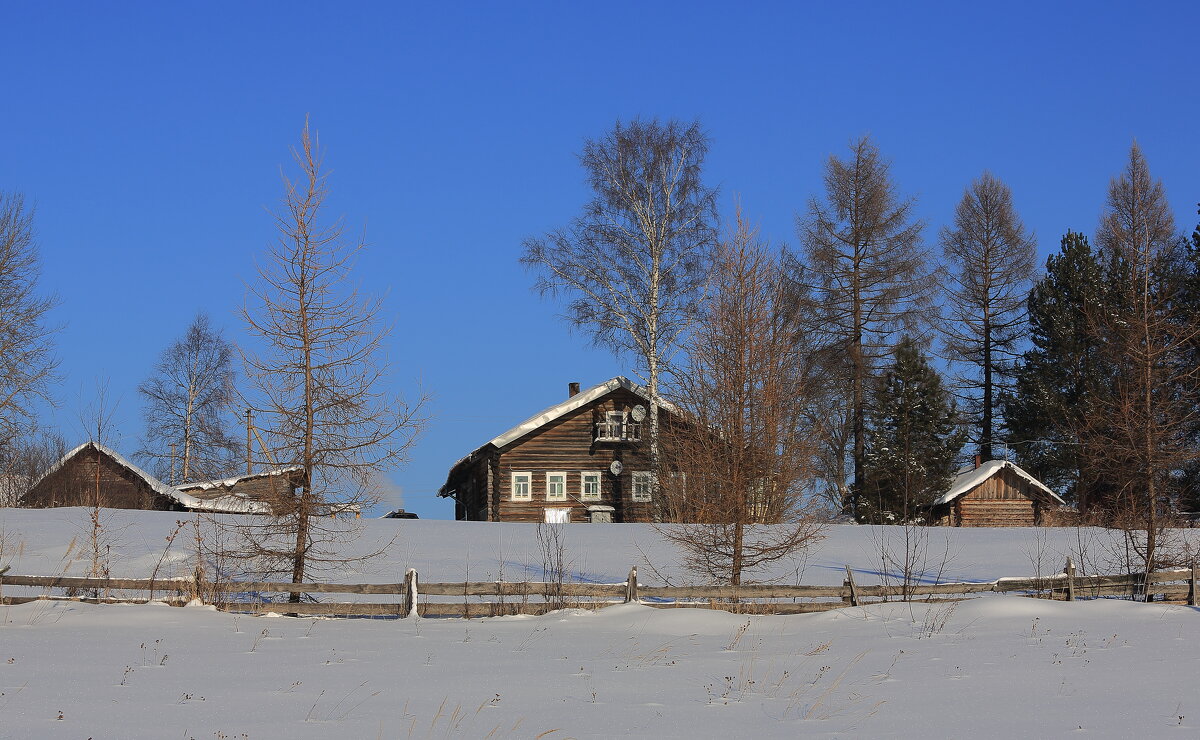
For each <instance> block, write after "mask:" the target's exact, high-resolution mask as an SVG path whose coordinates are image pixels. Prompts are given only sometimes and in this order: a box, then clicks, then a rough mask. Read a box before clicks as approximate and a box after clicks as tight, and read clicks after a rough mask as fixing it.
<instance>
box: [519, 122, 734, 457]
mask: <svg viewBox="0 0 1200 740" xmlns="http://www.w3.org/2000/svg"><path fill="white" fill-rule="evenodd" d="M707 151H708V138H707V137H706V136H705V135H704V132H703V131H702V130H701V128H700V124H699V123H698V122H693V123H690V124H683V123H680V122H679V121H674V120H671V121H667V122H665V123H664V122H659V121H658V120H651V121H641V120H634V121H632V122H630V123H628V124H624V123H621V122H620V121H618V122H617V124H616V126H614V127H613V130H612V131H610V132H609V133H608V134H606V135H605V136H603V137H602V138H599V139H594V140H591V141H588V142H586V143H585V144H584V148H583V153H582V154H581V155H580V157H579V160H580V164H581V165H582V166H583V169H584V172H585V174H586V176H587V182H588V185H589V186H590V187H591V189H592V193H593V197H592V199H591V200H590V201H588V202H587V203H586V204H585V205H584V207H583V213H582V214H580V215H579V216H578V217H576V218H575V219H574V220H573V221H572V222H571V223H570V224H569V225H568V226H566V227H564V228H561V229H556V230H554V231H552V232H550V233H549V234H547V235H545V236H544V237H537V238H530V239H527V240H526V241H525V252H524V256H523V257H522V258H521V262H522V264H524V265H525V266H526V267H527V268H529V269H531V270H533V271H535V272H536V273H537V275H538V277H537V281H536V283H535V285H534V288H535V290H537V291H538V292H539V293H540V294H542V295H543V296H555V297H557V296H562V297H564V298H566V299H567V301H568V303H567V312H566V317H567V319H568V320H569V321H570V322H571V323H572V324H573V325H574V326H575V327H577V328H579V329H581V330H583V331H585V332H587V333H589V334H591V336H592V339H593V340H594V341H595V342H596V343H597V344H598V345H603V346H607V347H611V348H612V349H613V350H614V351H617V352H619V353H620V352H627V353H629V354H630V355H631V356H632V357H633V358H634V360H635V361H636V363H637V369H638V371H639V373H640V374H642V377H643V379H644V380H645V381H646V384H647V387H648V390H649V392H650V414H649V419H650V433H649V439H650V461H651V469H652V471H653V473H654V479H655V481H657V480H658V477H659V476H658V473H659V471H660V462H659V429H658V426H659V424H658V420H659V413H658V408H659V404H660V403H661V401H662V396H661V395H660V393H661V389H660V385H661V378H662V377H663V373H664V371H665V370H666V369H667V368H668V367H669V366H670V364H671V362H672V359H673V355H674V353H675V352H676V350H677V349H678V346H679V341H680V337H681V335H682V334H683V333H684V332H685V330H686V329H687V328H688V326H689V323H690V321H691V320H692V318H693V316H694V313H695V300H696V298H697V297H698V295H699V292H700V287H701V284H702V281H703V267H704V261H705V258H706V255H707V253H708V251H709V250H710V248H711V247H712V245H713V243H714V241H715V238H716V233H715V226H714V224H715V222H716V206H715V198H716V194H715V191H714V190H713V189H711V188H709V187H706V186H705V185H704V183H703V181H702V179H701V171H702V168H703V164H704V157H705V154H706V153H707Z"/></svg>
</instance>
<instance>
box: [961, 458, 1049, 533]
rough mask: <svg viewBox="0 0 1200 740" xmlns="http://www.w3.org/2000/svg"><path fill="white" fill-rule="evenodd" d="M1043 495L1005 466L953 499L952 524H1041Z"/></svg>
mask: <svg viewBox="0 0 1200 740" xmlns="http://www.w3.org/2000/svg"><path fill="white" fill-rule="evenodd" d="M1044 497H1045V494H1044V493H1042V492H1041V491H1040V490H1039V489H1037V488H1036V487H1034V486H1033V485H1032V484H1031V483H1030V482H1029V481H1027V480H1025V479H1024V478H1022V477H1021V476H1019V475H1017V474H1016V473H1014V472H1013V471H1012V470H1009V469H1008V468H1004V469H1002V470H1000V471H999V472H998V473H997V474H996V475H993V476H992V477H991V478H988V479H987V480H985V481H983V482H982V483H980V484H979V485H978V486H976V487H975V488H973V489H972V490H971V491H970V492H968V493H967V494H965V495H964V496H961V497H959V498H958V499H957V500H955V502H954V504H953V506H954V523H955V524H957V525H959V526H962V527H1032V526H1035V525H1037V524H1040V523H1041V514H1042V510H1043V509H1044V508H1046V507H1045V504H1043V503H1042V501H1041V500H1042V499H1043V498H1044Z"/></svg>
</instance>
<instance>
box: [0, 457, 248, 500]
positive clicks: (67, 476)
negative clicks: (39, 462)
mask: <svg viewBox="0 0 1200 740" xmlns="http://www.w3.org/2000/svg"><path fill="white" fill-rule="evenodd" d="M216 483H223V481H216ZM210 488H213V489H214V490H209V491H205V493H203V494H201V495H200V496H196V495H192V494H189V493H185V492H183V491H180V490H179V489H178V488H176V487H174V486H170V485H167V484H166V483H163V482H162V481H160V480H159V479H158V478H155V477H154V476H153V475H151V474H149V473H147V472H146V471H144V470H142V469H141V468H139V467H138V466H136V465H134V464H133V463H131V462H129V460H127V459H125V457H123V456H122V455H121V454H120V453H118V452H115V451H114V450H111V449H109V448H108V447H105V446H104V445H102V444H98V443H96V442H85V443H84V444H81V445H79V446H78V447H76V448H75V449H73V450H71V451H70V452H68V453H67V454H65V455H63V456H62V458H61V459H59V460H58V461H57V462H55V463H54V464H53V465H51V466H50V468H49V469H48V470H46V472H45V473H43V474H42V475H41V477H40V478H38V479H37V480H36V481H34V483H33V485H32V486H30V487H29V490H28V491H27V492H26V493H25V495H24V496H22V497H21V501H20V503H21V506H25V507H29V508H39V509H40V508H49V507H56V506H101V507H105V508H110V509H145V510H150V511H205V512H213V513H229V514H269V513H271V507H270V506H269V505H268V504H267V503H266V502H264V501H259V500H254V499H252V498H249V497H247V496H243V495H238V494H237V493H233V492H230V491H228V490H225V489H222V488H220V487H219V486H217V487H210ZM198 492H199V491H198Z"/></svg>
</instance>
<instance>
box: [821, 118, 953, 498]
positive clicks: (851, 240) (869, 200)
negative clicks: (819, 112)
mask: <svg viewBox="0 0 1200 740" xmlns="http://www.w3.org/2000/svg"><path fill="white" fill-rule="evenodd" d="M914 203H915V201H914V199H912V198H901V197H900V195H899V194H898V193H897V191H896V185H895V183H893V182H892V180H891V175H890V164H889V163H888V162H887V161H886V160H885V159H884V158H883V157H882V156H881V155H880V153H879V149H878V148H877V147H876V146H875V144H874V143H873V142H872V141H871V140H870V139H869V138H868V137H865V136H864V137H863V138H861V139H858V140H857V141H853V142H851V144H850V156H849V157H848V158H846V159H839V158H838V157H836V156H830V158H829V161H828V162H827V163H826V165H825V199H824V201H822V200H819V199H818V198H816V197H814V198H812V199H811V200H810V201H809V205H808V213H807V215H806V216H804V217H802V218H799V219H798V230H799V234H800V238H801V241H802V243H803V245H804V252H805V255H806V262H807V267H808V268H809V269H808V276H807V277H802V278H801V282H807V283H808V285H809V286H810V287H811V289H812V291H813V294H814V297H815V298H816V299H817V301H818V303H819V305H820V306H821V312H820V314H819V317H818V320H819V325H820V326H822V327H824V328H825V330H826V331H828V332H829V333H830V335H831V337H833V338H834V339H835V340H836V341H835V343H836V344H837V345H838V346H840V348H841V350H842V352H843V353H844V355H845V360H846V361H845V367H846V371H847V375H846V377H845V378H843V379H842V380H841V382H844V383H845V385H846V387H847V389H848V390H847V393H846V395H847V397H848V400H849V402H850V409H849V413H850V416H851V438H852V440H853V451H852V460H853V464H854V483H853V485H852V487H851V493H850V501H849V502H848V503H849V505H850V509H851V513H855V512H856V510H857V503H858V496H859V495H860V490H861V488H862V483H863V481H862V467H863V459H864V444H865V419H866V412H867V403H868V389H869V387H870V384H871V379H872V378H873V377H875V375H876V374H877V370H878V365H879V362H880V360H881V358H883V357H886V356H887V354H888V352H889V351H890V349H891V347H892V345H893V344H894V340H895V338H896V335H897V332H898V331H900V330H906V331H907V332H908V333H910V334H920V332H919V331H918V326H917V325H918V324H919V323H920V322H921V321H922V320H923V319H924V318H925V317H926V316H927V311H928V308H929V305H930V290H931V288H932V286H933V283H934V279H933V276H932V273H931V271H930V268H929V260H928V256H927V254H926V251H925V248H924V245H923V242H922V239H921V233H922V231H923V230H924V228H925V224H924V222H923V221H921V220H919V219H916V218H914V217H913V213H912V210H913V205H914Z"/></svg>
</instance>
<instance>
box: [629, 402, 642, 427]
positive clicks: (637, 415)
mask: <svg viewBox="0 0 1200 740" xmlns="http://www.w3.org/2000/svg"><path fill="white" fill-rule="evenodd" d="M629 415H630V416H632V417H633V420H634V421H636V422H641V420H642V419H645V418H646V407H645V406H643V405H641V404H640V403H639V404H638V405H637V406H634V407H633V408H632V409H630V410H629Z"/></svg>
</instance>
